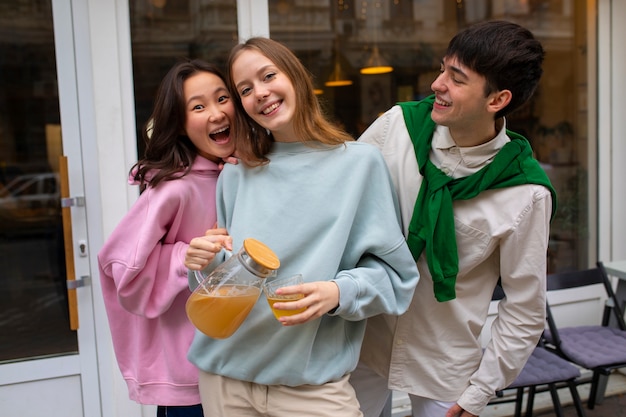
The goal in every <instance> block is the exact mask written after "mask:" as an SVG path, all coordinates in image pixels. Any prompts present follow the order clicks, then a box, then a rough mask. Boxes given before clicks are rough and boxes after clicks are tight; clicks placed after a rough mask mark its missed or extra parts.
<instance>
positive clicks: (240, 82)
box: [185, 38, 419, 417]
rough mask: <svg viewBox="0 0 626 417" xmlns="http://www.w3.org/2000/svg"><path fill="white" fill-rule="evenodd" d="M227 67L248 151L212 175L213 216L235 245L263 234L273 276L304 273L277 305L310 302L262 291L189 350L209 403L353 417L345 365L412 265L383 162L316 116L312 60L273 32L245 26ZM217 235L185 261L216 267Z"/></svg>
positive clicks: (281, 416)
mask: <svg viewBox="0 0 626 417" xmlns="http://www.w3.org/2000/svg"><path fill="white" fill-rule="evenodd" d="M229 70H230V76H229V83H230V87H231V90H232V91H233V96H234V97H235V98H236V99H235V103H236V108H237V112H236V113H237V115H236V123H235V129H234V131H235V135H236V137H235V140H236V148H237V154H238V156H239V157H240V158H241V161H242V163H239V164H237V165H227V166H226V167H225V168H224V170H223V172H222V174H221V175H220V178H219V180H218V189H217V211H218V224H219V225H220V227H224V228H226V230H228V232H229V235H230V236H231V237H232V242H233V243H232V246H233V247H234V248H239V247H241V245H242V242H243V240H244V239H246V238H248V237H252V238H255V239H258V240H260V241H262V242H263V243H265V244H267V245H268V246H269V247H270V248H271V249H272V250H273V251H274V252H275V253H276V255H277V256H278V257H279V258H280V261H281V267H280V269H279V272H278V276H279V277H282V276H289V275H293V274H296V273H300V274H303V276H304V279H305V283H304V284H301V285H297V286H293V287H288V288H287V289H286V291H285V292H286V293H304V294H305V297H304V298H303V299H301V300H299V301H295V302H290V303H282V306H278V307H279V308H281V307H282V308H283V309H285V310H287V309H299V308H306V310H305V311H304V312H302V313H299V314H295V315H292V316H285V317H282V318H281V319H280V322H279V321H277V320H276V318H275V317H274V315H273V314H272V312H271V310H270V308H269V306H268V304H267V302H266V300H265V299H264V297H263V296H261V298H260V299H259V300H258V301H257V303H256V305H255V307H254V308H253V310H252V312H251V313H250V315H249V316H248V318H247V319H246V320H245V321H244V323H243V324H242V326H241V327H240V328H239V329H238V330H237V331H236V332H235V333H234V334H233V335H232V336H231V337H229V338H227V339H221V340H216V339H212V338H210V337H208V336H205V335H203V334H202V333H200V332H199V331H197V332H196V335H195V338H194V341H193V343H192V346H191V349H190V351H189V355H188V357H189V360H190V361H191V362H192V363H194V364H195V365H196V366H197V367H198V368H199V369H200V378H199V380H200V396H201V399H202V405H203V409H204V413H205V414H206V415H211V416H272V417H293V416H302V415H306V416H320V417H331V416H332V417H336V416H342V417H351V416H361V415H362V414H361V411H360V410H359V404H358V401H357V400H356V396H355V393H354V390H353V388H352V387H351V386H350V384H349V381H348V378H349V374H350V372H351V371H352V370H353V369H354V368H355V366H356V364H357V360H358V357H359V352H360V349H361V342H362V339H363V334H364V331H365V324H366V318H368V317H370V316H373V315H376V314H380V313H387V314H402V313H403V312H404V311H405V310H406V309H407V306H408V305H409V303H410V300H411V297H412V295H413V290H414V288H415V286H416V284H417V281H418V278H419V276H418V272H417V269H416V266H415V262H414V261H413V260H412V257H411V254H410V251H409V250H408V247H407V245H406V242H405V239H404V237H403V235H402V232H401V229H400V223H399V211H398V205H397V200H396V197H395V194H394V191H393V184H392V182H391V179H390V176H389V174H388V171H387V169H386V167H385V162H384V160H383V158H382V156H381V154H380V152H379V151H378V150H377V149H376V148H375V147H373V146H371V145H369V144H364V143H357V142H355V141H353V140H352V138H351V137H350V136H349V135H348V134H347V133H345V132H344V131H342V130H340V129H338V128H337V127H335V126H334V125H333V124H331V123H330V122H328V121H327V120H326V119H325V118H324V116H323V115H322V112H321V109H320V106H319V104H318V102H317V98H316V97H315V95H314V93H313V85H312V82H311V79H310V75H309V73H308V72H307V71H306V69H305V68H304V66H303V65H302V64H301V63H300V62H299V61H298V59H297V58H296V57H295V55H293V53H292V52H291V51H290V50H289V49H287V48H286V47H285V46H283V45H281V44H280V43H277V42H275V41H272V40H270V39H266V38H252V39H249V40H248V41H247V42H246V43H244V44H240V45H238V46H236V47H235V48H234V49H233V51H232V52H231V56H230V59H229ZM240 116H241V117H240ZM237 132H240V133H243V134H242V135H239V134H238V133H237ZM220 248H221V243H220V242H219V241H216V239H215V237H214V236H205V237H201V238H196V239H193V240H192V241H191V243H190V247H189V249H188V251H187V255H186V261H185V264H186V265H187V266H188V267H189V268H190V269H200V268H204V267H205V266H206V265H207V264H208V263H209V261H211V259H213V257H215V258H214V259H213V261H212V262H211V265H210V266H209V269H210V268H211V267H215V266H216V265H217V264H219V262H221V261H222V260H223V257H222V256H221V252H220V253H218V254H217V256H216V253H217V252H218V251H219V249H220ZM190 284H191V286H192V287H193V286H195V285H196V282H195V279H194V278H190Z"/></svg>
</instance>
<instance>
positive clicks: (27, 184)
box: [0, 172, 61, 236]
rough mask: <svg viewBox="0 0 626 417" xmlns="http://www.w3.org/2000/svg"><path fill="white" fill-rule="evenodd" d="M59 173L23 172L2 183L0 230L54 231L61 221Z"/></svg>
mask: <svg viewBox="0 0 626 417" xmlns="http://www.w3.org/2000/svg"><path fill="white" fill-rule="evenodd" d="M60 198H61V196H60V190H59V178H58V174H56V173H52V172H46V173H37V174H24V175H20V176H17V177H15V178H14V179H13V180H12V181H10V182H9V183H8V184H7V185H6V186H4V187H3V186H2V185H0V234H1V235H9V236H12V235H24V234H40V233H47V232H55V231H56V229H57V228H58V227H59V226H60V225H61V204H60Z"/></svg>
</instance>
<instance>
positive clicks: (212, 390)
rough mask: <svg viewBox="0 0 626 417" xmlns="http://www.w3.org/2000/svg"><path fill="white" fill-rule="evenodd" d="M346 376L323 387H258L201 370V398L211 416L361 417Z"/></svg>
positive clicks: (206, 413) (257, 385)
mask: <svg viewBox="0 0 626 417" xmlns="http://www.w3.org/2000/svg"><path fill="white" fill-rule="evenodd" d="M348 378H349V376H348V375H346V376H344V377H343V378H341V379H340V380H338V381H333V382H328V383H326V384H323V385H300V386H297V387H289V386H286V385H260V384H255V383H253V382H246V381H239V380H237V379H232V378H227V377H224V376H220V375H215V374H209V373H206V372H202V371H200V381H199V386H200V397H201V399H202V409H203V410H204V415H205V416H211V417H235V416H236V417H309V416H311V417H362V416H363V414H362V413H361V411H360V410H359V402H358V401H357V399H356V395H355V393H354V389H353V388H352V386H351V385H350V383H349V382H348Z"/></svg>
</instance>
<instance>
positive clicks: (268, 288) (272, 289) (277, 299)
mask: <svg viewBox="0 0 626 417" xmlns="http://www.w3.org/2000/svg"><path fill="white" fill-rule="evenodd" d="M303 282H304V280H303V278H302V275H301V274H297V275H293V276H291V277H287V278H279V279H272V280H269V281H266V282H264V283H263V291H264V292H265V297H266V298H267V302H268V303H269V305H270V307H271V309H272V312H273V313H274V316H275V317H276V318H277V319H278V318H280V317H283V316H292V315H294V314H298V313H302V312H303V311H304V310H306V307H304V308H298V309H296V310H276V309H275V308H274V303H284V302H290V301H298V300H300V299H302V298H304V294H281V295H279V294H276V290H277V289H278V288H282V287H289V286H292V285H299V284H302V283H303Z"/></svg>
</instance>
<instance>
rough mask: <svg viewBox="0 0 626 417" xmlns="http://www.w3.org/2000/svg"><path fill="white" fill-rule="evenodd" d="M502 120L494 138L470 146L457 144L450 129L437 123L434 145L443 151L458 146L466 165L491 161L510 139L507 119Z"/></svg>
mask: <svg viewBox="0 0 626 417" xmlns="http://www.w3.org/2000/svg"><path fill="white" fill-rule="evenodd" d="M500 120H501V121H499V122H498V124H499V125H500V126H499V128H500V130H499V131H498V134H497V135H496V136H495V137H494V138H493V139H491V140H490V141H489V142H485V143H483V144H481V145H477V146H468V147H460V146H457V145H456V143H455V142H454V139H452V136H451V135H450V130H449V129H448V128H447V127H446V126H440V125H437V127H436V129H435V132H434V134H433V142H432V146H433V148H436V149H439V150H442V151H446V150H447V151H449V150H451V149H452V148H457V149H458V150H459V154H460V155H461V159H462V160H463V164H464V165H465V166H467V167H469V168H472V167H478V166H480V165H483V164H485V163H486V162H489V161H491V160H492V159H493V158H494V157H495V156H496V154H497V153H498V152H499V151H500V149H502V147H503V146H504V145H505V144H506V143H507V142H509V141H510V139H509V137H508V136H507V135H506V120H505V118H504V117H503V118H502V119H500Z"/></svg>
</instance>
